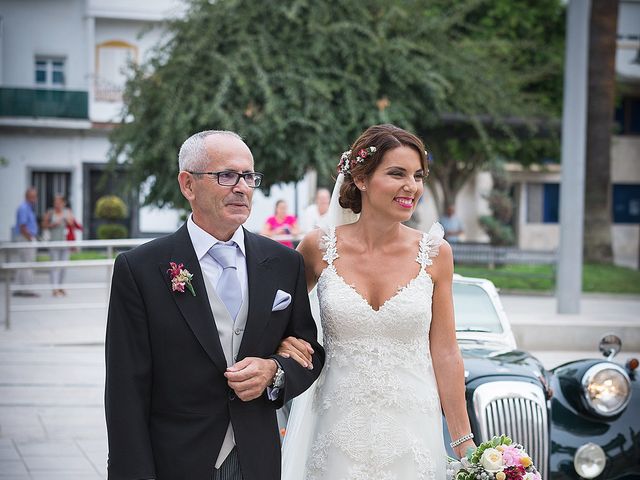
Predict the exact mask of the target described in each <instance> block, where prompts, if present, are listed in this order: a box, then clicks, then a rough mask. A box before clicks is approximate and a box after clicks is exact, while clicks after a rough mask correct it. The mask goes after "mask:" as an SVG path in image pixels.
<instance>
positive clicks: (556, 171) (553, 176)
mask: <svg viewBox="0 0 640 480" xmlns="http://www.w3.org/2000/svg"><path fill="white" fill-rule="evenodd" d="M616 78H617V84H618V88H617V96H618V102H617V103H618V104H617V107H616V110H615V131H616V135H614V136H613V138H612V140H611V183H612V188H611V190H612V191H611V195H612V209H613V211H612V218H613V227H612V231H611V234H612V240H613V250H614V261H615V263H616V264H617V265H622V266H628V267H631V268H640V258H639V256H640V1H639V0H622V1H621V2H620V9H619V13H618V48H617V52H616ZM510 171H511V179H512V181H513V184H514V196H515V203H516V205H517V211H516V215H515V225H516V231H517V232H516V233H517V238H518V246H519V247H521V248H524V249H537V250H551V249H556V248H557V247H558V245H559V240H560V229H559V225H558V213H559V209H558V207H559V198H560V193H559V189H560V177H561V171H560V166H559V165H546V166H540V167H538V168H535V169H530V170H524V169H522V168H521V167H520V166H519V165H511V166H510ZM585 195H589V192H588V191H586V192H585ZM588 234H589V232H585V235H588Z"/></svg>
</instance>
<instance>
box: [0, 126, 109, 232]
mask: <svg viewBox="0 0 640 480" xmlns="http://www.w3.org/2000/svg"><path fill="white" fill-rule="evenodd" d="M108 148H109V142H108V140H107V136H106V133H104V132H98V133H96V132H90V131H87V132H73V133H71V132H68V131H57V132H56V131H51V130H35V131H32V132H28V131H27V132H25V131H15V132H13V133H7V132H3V133H2V136H1V137H0V156H2V157H5V158H6V159H7V160H8V164H7V165H6V166H4V167H0V191H2V192H3V195H2V196H3V201H2V202H0V240H9V239H10V229H11V227H12V226H13V225H14V223H15V210H16V208H17V206H18V204H19V203H20V202H21V201H22V199H23V198H24V192H25V190H26V189H27V188H28V187H29V186H30V182H31V172H32V171H34V170H39V171H66V172H71V174H72V175H71V195H70V200H71V206H72V207H73V211H74V213H75V215H76V216H77V217H78V218H80V219H81V218H82V215H83V206H82V198H83V191H82V189H83V183H82V182H83V178H82V163H83V162H104V161H105V158H106V153H107V150H108Z"/></svg>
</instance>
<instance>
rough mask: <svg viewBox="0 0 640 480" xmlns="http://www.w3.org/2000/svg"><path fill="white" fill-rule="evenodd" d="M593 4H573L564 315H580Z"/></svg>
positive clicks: (565, 115)
mask: <svg viewBox="0 0 640 480" xmlns="http://www.w3.org/2000/svg"><path fill="white" fill-rule="evenodd" d="M590 12H591V1H590V0H570V1H569V3H568V4H567V36H566V47H565V48H566V55H565V67H564V69H565V70H564V99H563V112H562V182H561V188H560V247H559V250H558V255H559V258H558V273H557V280H556V299H557V307H558V313H566V314H576V313H579V312H580V295H581V293H582V236H583V230H584V228H583V225H584V182H585V157H586V152H585V147H586V129H587V82H588V77H587V69H588V50H589V17H590Z"/></svg>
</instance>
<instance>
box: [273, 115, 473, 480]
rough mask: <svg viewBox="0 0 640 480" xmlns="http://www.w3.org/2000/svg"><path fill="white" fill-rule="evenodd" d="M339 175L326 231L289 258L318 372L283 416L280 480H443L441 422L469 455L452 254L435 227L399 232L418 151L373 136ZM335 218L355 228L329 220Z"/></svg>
mask: <svg viewBox="0 0 640 480" xmlns="http://www.w3.org/2000/svg"><path fill="white" fill-rule="evenodd" d="M338 170H339V176H338V181H337V183H336V187H335V190H334V195H333V196H334V198H332V206H331V207H330V212H334V218H333V222H332V225H329V226H328V227H326V228H324V229H322V230H315V231H313V232H311V233H310V234H308V235H307V236H306V237H305V238H304V240H303V241H302V242H301V244H300V245H299V247H298V249H299V250H300V252H301V253H302V255H303V256H304V260H305V269H306V275H307V286H308V288H309V290H311V289H312V288H313V287H314V286H315V285H316V283H317V293H318V299H319V306H320V316H321V323H322V329H323V334H324V347H325V349H326V362H325V365H324V369H323V371H322V373H321V375H320V377H319V379H318V381H317V383H316V384H315V387H314V388H313V389H311V390H310V391H309V392H308V393H307V394H305V397H303V398H302V399H300V400H297V399H296V401H295V402H294V404H293V408H292V412H291V416H290V419H289V423H288V426H287V434H286V436H285V442H284V447H283V449H284V450H283V475H282V478H283V479H285V480H300V479H309V480H320V479H323V480H348V479H349V480H365V479H366V480H368V479H373V478H375V479H381V480H391V479H397V480H411V479H433V480H440V479H444V478H445V475H446V473H445V470H446V452H445V448H444V440H443V434H442V416H441V415H442V410H444V414H445V416H446V420H447V425H448V428H449V432H450V433H451V438H453V439H455V440H454V441H453V442H452V447H453V448H454V451H455V453H456V454H457V455H458V456H462V455H463V454H464V452H465V451H466V450H467V448H469V447H474V444H473V441H472V438H473V435H472V434H471V433H470V432H471V429H470V425H469V419H468V417H467V412H466V405H465V387H464V374H463V365H462V358H461V355H460V351H459V349H458V345H457V343H456V335H455V324H454V313H453V300H452V293H451V288H452V276H453V257H452V253H451V247H450V246H449V244H448V243H447V242H446V241H444V240H443V230H442V227H441V226H440V225H439V224H437V223H436V224H435V225H434V226H433V227H432V228H431V230H430V231H429V233H422V232H419V231H417V230H413V229H411V228H409V227H407V226H405V225H403V224H402V222H404V221H406V220H408V219H409V218H410V217H411V214H412V212H413V211H414V209H415V208H416V205H417V203H418V200H419V199H420V197H421V196H422V194H423V191H424V183H423V182H424V179H425V178H426V176H427V173H428V170H427V165H426V156H425V151H424V145H423V143H422V142H421V141H420V139H418V138H417V137H416V136H414V135H413V134H411V133H408V132H406V131H404V130H402V129H400V128H397V127H394V126H393V125H378V126H373V127H370V128H368V129H367V130H366V131H365V132H364V133H363V134H362V135H361V136H360V137H359V138H358V139H357V140H356V141H355V143H354V144H353V146H352V149H351V151H350V152H345V153H344V154H343V156H342V158H341V160H340V164H339V165H338ZM338 201H339V205H340V206H339V207H338V205H337V203H336V202H338ZM340 207H341V208H340ZM343 210H344V211H346V212H348V213H350V214H351V212H352V213H353V214H359V217H354V218H352V219H350V220H349V219H345V218H344V217H343V218H341V219H340V218H335V217H336V215H335V213H336V212H340V211H343ZM349 221H351V222H352V223H349ZM306 350H307V347H306V346H304V345H302V344H301V343H300V342H299V341H297V340H296V339H293V338H289V339H287V340H285V341H284V342H283V344H282V345H281V347H280V350H279V352H278V353H279V354H282V355H284V356H291V357H293V358H296V359H298V360H299V361H300V362H301V363H303V362H304V361H305V360H304V357H305V356H307V355H308V352H307V351H306ZM307 358H309V357H308V356H307Z"/></svg>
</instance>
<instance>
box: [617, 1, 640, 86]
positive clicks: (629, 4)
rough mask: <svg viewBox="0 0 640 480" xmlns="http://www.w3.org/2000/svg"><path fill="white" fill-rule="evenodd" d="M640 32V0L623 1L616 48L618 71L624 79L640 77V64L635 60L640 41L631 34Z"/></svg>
mask: <svg viewBox="0 0 640 480" xmlns="http://www.w3.org/2000/svg"><path fill="white" fill-rule="evenodd" d="M638 33H640V2H638V1H637V0H634V1H624V0H623V1H621V2H620V7H619V10H618V34H619V35H620V36H621V37H622V38H620V39H618V42H617V49H616V73H617V74H618V76H619V77H621V78H622V79H624V80H636V81H637V80H638V79H640V65H639V64H637V63H635V62H633V59H634V58H636V55H637V54H638V49H639V48H640V41H638V40H637V39H636V40H631V39H630V38H629V36H637V35H638Z"/></svg>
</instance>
